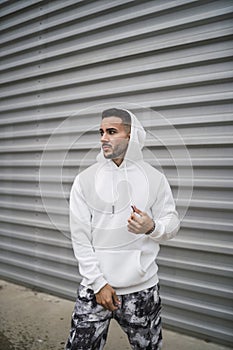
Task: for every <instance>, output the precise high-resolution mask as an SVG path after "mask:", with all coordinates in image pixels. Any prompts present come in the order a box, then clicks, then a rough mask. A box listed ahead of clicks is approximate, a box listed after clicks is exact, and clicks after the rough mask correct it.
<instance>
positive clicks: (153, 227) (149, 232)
mask: <svg viewBox="0 0 233 350" xmlns="http://www.w3.org/2000/svg"><path fill="white" fill-rule="evenodd" d="M152 221H153V226H152V228H151V229H150V230H149V231H147V232H146V233H145V235H150V234H151V233H152V232H154V230H155V222H154V220H153V219H152Z"/></svg>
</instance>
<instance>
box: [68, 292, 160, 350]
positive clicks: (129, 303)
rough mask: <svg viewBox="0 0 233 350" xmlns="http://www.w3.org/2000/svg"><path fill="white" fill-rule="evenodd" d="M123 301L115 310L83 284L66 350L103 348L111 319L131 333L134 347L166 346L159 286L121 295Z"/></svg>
mask: <svg viewBox="0 0 233 350" xmlns="http://www.w3.org/2000/svg"><path fill="white" fill-rule="evenodd" d="M118 298H119V300H120V301H121V305H120V307H119V308H118V310H116V311H114V312H111V311H109V310H106V309H104V308H103V307H102V306H101V305H99V304H97V303H96V299H95V295H94V292H93V290H91V289H89V288H86V287H83V286H80V287H79V289H78V297H77V300H76V304H75V307H74V312H73V314H72V321H71V330H70V336H69V338H68V341H67V344H66V347H65V349H66V350H102V349H103V348H104V345H105V343H106V339H107V333H108V327H109V323H110V320H111V319H112V318H114V319H115V320H116V321H117V322H118V323H119V324H120V326H121V328H122V329H123V330H124V331H125V332H126V334H127V335H128V339H129V342H130V345H131V348H132V349H134V350H159V349H161V346H162V329H161V317H160V314H161V301H160V297H159V286H155V287H152V288H149V289H146V290H143V291H140V292H135V293H131V294H126V295H121V296H118Z"/></svg>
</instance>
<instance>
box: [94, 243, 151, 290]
mask: <svg viewBox="0 0 233 350" xmlns="http://www.w3.org/2000/svg"><path fill="white" fill-rule="evenodd" d="M96 256H97V258H98V260H99V264H100V269H101V271H102V272H103V274H104V277H105V278H106V280H107V281H108V283H109V284H110V285H111V286H113V287H118V288H119V287H128V286H134V285H137V284H139V283H140V282H142V281H143V277H144V275H145V271H144V270H143V268H142V266H141V251H140V250H121V251H114V250H98V251H96Z"/></svg>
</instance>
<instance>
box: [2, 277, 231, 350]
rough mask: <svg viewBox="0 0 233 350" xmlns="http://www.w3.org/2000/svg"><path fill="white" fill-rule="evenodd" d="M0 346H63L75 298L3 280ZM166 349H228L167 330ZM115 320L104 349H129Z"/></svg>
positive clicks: (54, 349)
mask: <svg viewBox="0 0 233 350" xmlns="http://www.w3.org/2000/svg"><path fill="white" fill-rule="evenodd" d="M0 304H1V308H0V319H1V329H0V350H63V349H64V345H65V342H66V339H67V336H68V333H69V327H70V317H71V313H72V310H73V306H74V302H72V301H68V300H65V299H61V298H58V297H55V296H51V295H49V294H45V293H40V292H36V291H34V290H31V289H28V288H25V287H23V286H18V285H15V284H12V283H8V282H5V281H0ZM163 336H164V346H163V350H227V349H228V350H229V349H230V348H227V347H224V346H221V345H218V344H213V343H207V342H205V341H203V340H199V339H195V338H192V337H188V336H185V335H180V334H178V333H174V332H171V331H167V330H164V332H163ZM129 349H130V347H129V345H128V342H127V339H126V336H125V335H124V333H123V332H122V331H121V329H120V328H119V326H118V325H117V324H116V323H115V322H114V321H112V323H111V326H110V333H109V336H108V340H107V344H106V347H105V350H129Z"/></svg>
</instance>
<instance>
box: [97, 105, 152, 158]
mask: <svg viewBox="0 0 233 350" xmlns="http://www.w3.org/2000/svg"><path fill="white" fill-rule="evenodd" d="M123 110H124V111H126V112H128V113H129V115H130V117H131V131H130V140H129V144H128V148H127V151H126V154H125V157H124V161H127V160H129V161H135V160H141V159H143V155H142V148H143V146H144V143H145V139H146V131H145V130H144V128H143V126H142V125H141V123H140V122H139V120H138V119H137V117H136V116H135V115H134V114H133V113H132V112H130V111H128V110H127V109H123ZM96 160H97V162H106V161H108V160H107V159H106V158H105V157H104V155H103V150H102V149H101V151H100V153H99V154H98V156H97V158H96Z"/></svg>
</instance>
